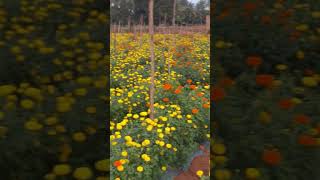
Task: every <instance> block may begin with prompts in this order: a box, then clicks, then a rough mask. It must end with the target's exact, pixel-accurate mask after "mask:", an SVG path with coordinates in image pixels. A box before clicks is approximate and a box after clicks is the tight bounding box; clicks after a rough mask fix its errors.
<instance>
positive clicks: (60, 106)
mask: <svg viewBox="0 0 320 180" xmlns="http://www.w3.org/2000/svg"><path fill="white" fill-rule="evenodd" d="M56 110H57V111H58V112H60V113H64V112H68V111H70V110H71V104H70V103H69V102H58V103H57V104H56Z"/></svg>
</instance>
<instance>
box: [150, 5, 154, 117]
mask: <svg viewBox="0 0 320 180" xmlns="http://www.w3.org/2000/svg"><path fill="white" fill-rule="evenodd" d="M153 28H154V27H153V0H149V36H150V59H151V74H150V75H151V78H150V79H151V85H150V119H152V120H153V119H154V73H155V72H154V69H155V68H154V39H153V35H154V29H153Z"/></svg>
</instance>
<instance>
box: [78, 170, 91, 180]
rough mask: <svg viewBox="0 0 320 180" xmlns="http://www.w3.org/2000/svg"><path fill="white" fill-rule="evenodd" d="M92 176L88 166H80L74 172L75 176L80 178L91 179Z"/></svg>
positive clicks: (81, 179)
mask: <svg viewBox="0 0 320 180" xmlns="http://www.w3.org/2000/svg"><path fill="white" fill-rule="evenodd" d="M92 176H93V174H92V171H91V169H90V168H88V167H79V168H77V169H76V170H75V171H74V172H73V177H74V178H76V179H79V180H87V179H91V178H92Z"/></svg>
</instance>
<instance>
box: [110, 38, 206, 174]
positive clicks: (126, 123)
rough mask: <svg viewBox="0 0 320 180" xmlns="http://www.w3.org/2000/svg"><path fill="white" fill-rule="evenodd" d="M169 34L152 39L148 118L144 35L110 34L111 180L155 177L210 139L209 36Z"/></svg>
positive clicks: (147, 52) (147, 61) (147, 53)
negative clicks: (151, 99)
mask: <svg viewBox="0 0 320 180" xmlns="http://www.w3.org/2000/svg"><path fill="white" fill-rule="evenodd" d="M173 36H174V35H172V34H156V35H155V62H156V74H155V82H156V83H155V84H156V85H155V86H156V87H155V89H156V92H155V119H154V120H151V119H150V118H149V113H150V110H149V108H148V107H149V85H150V78H149V77H150V50H149V36H148V34H144V35H143V37H142V41H141V42H142V43H140V39H139V36H137V37H135V36H134V35H133V34H125V33H121V34H119V33H118V34H117V35H116V42H117V43H116V46H115V47H114V45H115V44H114V39H113V38H114V34H112V35H111V41H110V42H111V60H110V64H111V77H110V78H111V89H110V93H111V94H110V101H111V102H110V103H111V111H110V112H111V123H110V130H111V136H110V143H111V154H110V156H111V159H110V161H111V179H145V180H148V179H159V178H160V177H161V175H162V174H164V173H165V172H166V171H167V170H168V169H177V168H179V167H181V166H182V165H183V164H184V163H186V160H187V157H188V156H190V154H191V153H192V152H193V151H195V150H196V149H197V148H198V146H199V143H203V142H205V141H208V138H209V137H210V134H209V133H210V130H209V112H210V91H209V89H210V86H209V75H210V74H209V72H210V61H209V53H210V47H209V36H208V35H200V34H195V35H176V41H174V37H173ZM169 69H170V70H169ZM169 72H170V73H169ZM207 175H208V174H207Z"/></svg>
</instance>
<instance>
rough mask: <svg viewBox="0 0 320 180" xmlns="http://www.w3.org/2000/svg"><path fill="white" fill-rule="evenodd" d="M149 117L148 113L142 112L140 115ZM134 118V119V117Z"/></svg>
mask: <svg viewBox="0 0 320 180" xmlns="http://www.w3.org/2000/svg"><path fill="white" fill-rule="evenodd" d="M147 115H148V113H147V112H141V113H140V116H147ZM133 118H134V117H133Z"/></svg>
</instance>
